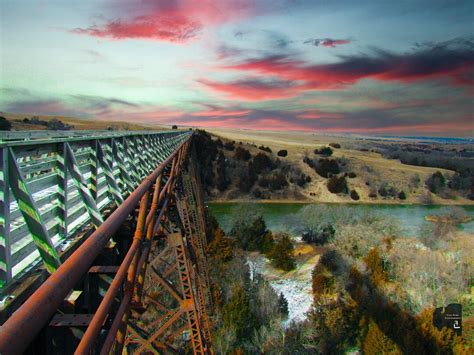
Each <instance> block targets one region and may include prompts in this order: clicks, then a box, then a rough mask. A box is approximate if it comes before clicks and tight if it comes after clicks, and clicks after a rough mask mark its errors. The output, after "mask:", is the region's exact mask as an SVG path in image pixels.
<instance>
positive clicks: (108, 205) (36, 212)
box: [0, 131, 212, 354]
mask: <svg viewBox="0 0 474 355" xmlns="http://www.w3.org/2000/svg"><path fill="white" fill-rule="evenodd" d="M191 133H192V132H188V131H178V132H176V131H174V132H165V133H159V134H158V135H157V136H153V133H143V132H142V133H137V134H130V135H128V136H119V135H118V134H117V133H113V134H111V135H110V136H103V135H102V136H101V135H100V134H98V133H97V132H96V133H94V134H92V133H90V134H87V135H86V137H82V139H81V138H80V137H78V136H77V134H76V133H74V134H72V135H71V136H61V135H60V137H55V138H54V141H48V140H47V139H46V138H47V137H43V136H38V137H36V138H38V139H36V140H35V136H34V135H33V136H31V135H30V136H27V137H21V138H20V139H17V140H15V137H13V136H12V135H8V136H7V137H6V138H5V139H4V141H3V142H2V141H0V147H1V148H0V149H1V153H2V156H1V157H2V159H1V160H0V161H1V162H2V164H3V165H2V166H1V167H2V173H3V175H2V177H1V179H0V187H1V188H2V191H3V192H4V195H3V199H2V200H1V201H2V205H1V207H2V212H1V213H3V214H1V216H2V217H3V223H2V224H1V227H2V228H3V229H1V230H2V232H3V233H4V234H2V236H3V237H4V239H5V240H6V238H7V237H8V238H9V241H10V242H11V238H10V237H11V233H12V227H11V226H12V225H11V223H10V221H12V219H13V218H14V217H15V218H19V216H22V217H23V219H24V222H23V224H24V225H25V226H26V227H24V229H23V230H24V231H27V232H28V233H25V234H27V235H28V237H29V238H31V239H32V242H33V243H34V246H36V248H37V250H38V253H39V258H37V259H39V260H42V261H43V263H44V268H45V270H47V271H48V272H49V273H51V275H50V276H49V277H46V280H45V281H44V282H43V283H42V284H41V286H39V288H38V289H37V290H36V291H35V292H34V293H33V294H32V295H31V296H30V297H28V299H27V300H26V301H25V302H24V303H23V304H22V305H21V306H20V307H19V308H18V309H17V310H16V312H15V313H13V315H11V316H10V317H9V319H7V321H6V322H5V323H4V324H3V326H2V331H1V334H0V353H2V354H10V353H11V354H13V353H18V352H22V351H24V350H25V349H27V348H28V346H29V348H28V349H29V350H30V351H32V349H42V350H45V351H51V352H55V351H56V352H58V351H60V352H61V353H68V352H75V353H90V352H100V353H103V354H106V353H109V352H115V353H121V352H122V350H123V349H124V347H125V346H126V347H127V351H129V352H130V351H133V352H136V353H140V352H149V351H152V352H162V351H166V349H168V350H170V351H171V350H172V349H175V348H176V347H182V346H186V344H190V345H189V346H190V348H192V349H193V351H194V353H196V354H201V353H212V340H211V330H210V324H209V318H208V312H209V311H210V310H211V309H212V300H211V298H210V292H209V289H208V285H209V281H208V276H207V275H208V271H207V261H206V258H205V243H206V241H205V230H204V218H203V210H202V209H203V205H202V196H201V195H200V194H201V192H200V186H199V183H198V181H197V177H196V171H195V167H194V165H193V164H194V163H193V159H189V152H190V151H192V149H191V146H192V145H191V139H190V137H191ZM160 135H161V136H160ZM24 147H29V153H28V154H29V157H30V158H27V159H23V157H28V154H26V153H25V151H28V149H26V148H24ZM45 174H46V176H44V175H45ZM48 174H49V175H54V174H55V180H54V179H53V178H50V179H49V180H48V178H49V175H48ZM56 175H57V176H56ZM40 178H42V179H44V180H43V181H42V182H41V183H40V182H38V181H39V179H40ZM53 180H54V183H53V182H52V181H53ZM47 181H49V184H50V185H54V188H56V189H57V190H58V191H56V192H54V193H53V192H52V193H51V196H50V199H49V201H51V200H54V201H56V200H57V201H58V205H59V206H60V208H59V210H58V209H57V208H56V207H52V209H53V210H54V212H52V213H51V215H45V212H44V210H45V209H44V208H43V206H44V204H45V203H46V201H48V199H46V198H44V197H43V196H39V197H38V194H37V190H38V186H40V187H41V186H42V189H40V190H41V191H42V190H44V189H46V190H47V188H46V187H45V186H47V185H45V184H46V182H47ZM50 188H51V187H50ZM53 190H54V189H53V188H51V191H53ZM5 191H7V193H8V196H7V198H5ZM73 191H74V193H73ZM14 200H16V201H17V202H18V203H17V205H18V207H16V205H14V204H15V201H14ZM38 200H40V202H38ZM12 206H13V208H12ZM107 209H108V210H110V212H109V213H108V214H107V213H105V212H106V211H107ZM76 210H81V211H82V214H79V213H77V214H76V215H74V218H72V217H71V214H74V213H75V211H76ZM57 214H58V215H60V216H63V217H62V219H61V218H60V219H59V221H57V222H56V221H53V219H48V218H52V217H51V216H53V215H55V216H56V215H57ZM78 215H80V218H79V217H78ZM12 216H13V217H12ZM64 216H65V217H64ZM56 217H57V216H56ZM71 220H72V221H74V222H75V225H74V226H75V228H76V229H75V230H74V229H73V228H72V227H71V224H70V223H68V222H70V221H71ZM48 221H49V224H48ZM56 225H57V227H56ZM78 225H79V226H80V227H77V226H78ZM53 226H54V228H56V229H54V231H57V234H58V235H59V238H58V237H57V236H56V238H54V237H53V238H52V237H51V231H50V230H51V228H52V227H53ZM88 226H93V229H94V228H95V231H93V230H91V233H85V234H84V237H83V238H82V239H81V240H80V242H78V243H79V246H77V247H76V248H77V249H75V250H74V251H73V252H72V253H71V254H70V255H69V256H68V257H65V254H64V253H61V249H60V246H61V240H67V239H68V238H69V237H70V236H73V237H76V235H77V234H78V231H79V230H81V229H87V228H88ZM132 230H134V232H132ZM7 231H8V233H7ZM13 232H15V230H14V228H13ZM61 236H62V237H61ZM22 238H27V237H26V236H22ZM61 238H62V239H61ZM5 244H6V243H4V245H5ZM9 246H10V247H11V243H10V245H9ZM6 249H8V248H5V246H4V248H3V250H2V251H3V254H1V255H2V256H4V257H5V258H6V259H8V256H9V257H10V259H8V260H7V261H10V262H11V253H10V254H8V253H5V250H6ZM10 250H11V249H10ZM11 269H12V267H11V264H10V267H8V266H7V267H4V269H3V270H4V273H3V274H2V275H4V276H3V280H4V286H5V285H6V288H8V287H9V285H8V284H9V282H11V281H12V280H13V281H14V280H15V279H16V278H17V277H18V275H16V274H15V273H12V272H11V271H10V274H8V270H11ZM150 280H154V281H152V283H150ZM153 283H154V285H159V287H158V288H159V290H157V291H156V292H155V293H153V290H152V289H153V287H151V286H150V285H153ZM159 295H161V296H160V297H158V296H159ZM157 309H159V311H158V310H157ZM152 310H157V311H156V312H155V313H153V312H152ZM150 313H152V314H153V316H154V319H153V322H152V323H151V325H150V324H149V327H148V328H147V327H146V326H144V325H143V323H141V322H140V318H141V317H143V316H144V315H146V314H150ZM133 339H141V340H140V341H141V343H140V342H138V343H137V342H134V341H133ZM137 344H139V345H137ZM58 346H59V348H58ZM61 346H63V347H61Z"/></svg>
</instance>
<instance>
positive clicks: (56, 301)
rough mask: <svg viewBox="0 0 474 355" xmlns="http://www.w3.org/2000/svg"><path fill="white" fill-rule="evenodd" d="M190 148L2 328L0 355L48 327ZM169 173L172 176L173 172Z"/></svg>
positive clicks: (183, 147)
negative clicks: (159, 181)
mask: <svg viewBox="0 0 474 355" xmlns="http://www.w3.org/2000/svg"><path fill="white" fill-rule="evenodd" d="M189 144H190V139H188V140H187V141H185V142H183V143H182V144H181V145H180V146H179V148H178V149H177V150H176V151H175V152H173V153H172V154H171V155H170V156H169V157H168V158H167V159H166V160H165V161H164V162H163V163H161V164H160V165H159V166H158V167H157V168H156V169H155V171H153V172H152V173H151V174H150V175H149V176H148V177H146V178H145V179H144V181H143V182H142V183H141V184H140V185H139V186H138V187H137V189H136V190H135V191H133V192H132V193H131V194H130V195H129V197H128V198H127V199H126V200H125V201H124V203H123V204H122V205H120V206H119V207H118V208H117V209H116V210H115V211H114V212H113V213H112V214H111V215H110V216H109V218H107V219H106V220H105V221H104V223H103V224H101V225H100V226H99V227H98V228H97V230H96V231H95V232H94V233H92V234H91V236H90V237H89V238H88V239H87V240H86V241H85V242H84V243H83V244H82V245H81V246H80V247H79V248H78V249H77V250H76V251H75V252H74V253H73V254H72V255H71V256H70V257H69V258H68V259H67V260H66V261H65V262H64V263H63V264H62V265H61V266H60V267H59V268H58V270H57V271H56V272H54V273H53V274H52V275H51V276H50V277H49V278H48V279H47V280H46V281H45V282H44V283H43V284H42V285H41V286H40V287H39V288H38V289H37V290H36V291H35V293H33V295H32V296H31V297H30V298H28V300H27V301H26V302H25V303H24V304H23V305H22V306H21V307H20V308H19V309H18V310H17V311H16V312H15V313H13V314H12V316H11V317H10V318H9V319H8V320H7V321H6V322H5V323H4V324H3V325H2V328H1V334H0V353H1V354H7V355H8V354H18V353H22V352H23V351H24V350H25V349H26V348H27V347H28V345H29V344H30V343H31V341H33V339H34V338H35V337H36V336H37V334H38V333H39V332H40V330H41V329H42V328H43V327H44V326H45V325H46V324H47V323H48V321H49V319H50V318H51V316H52V315H53V314H54V313H55V311H56V309H57V307H58V306H59V305H60V304H61V302H62V301H63V299H64V297H65V296H66V295H67V294H68V293H69V292H70V290H71V289H73V287H74V286H75V285H76V284H77V283H78V282H79V281H80V280H81V278H82V277H83V275H85V274H86V273H87V271H88V270H89V268H90V266H91V265H92V263H93V262H94V260H95V258H96V257H97V256H98V255H99V253H100V252H101V251H102V249H103V248H104V247H105V246H106V244H107V243H108V241H109V240H110V238H111V237H112V235H113V234H114V233H115V232H116V231H117V230H118V228H119V227H120V226H121V224H122V223H123V221H124V220H125V219H126V218H127V217H128V216H129V215H130V213H132V211H133V210H134V209H135V207H136V206H137V204H138V202H139V201H140V199H141V198H142V197H143V195H144V194H145V193H146V192H147V191H149V189H150V187H151V186H152V184H153V182H154V181H155V180H156V179H157V177H158V176H159V175H160V174H161V173H162V172H163V171H164V169H165V167H166V166H168V165H169V164H170V163H171V162H172V161H174V160H175V158H176V157H180V158H181V159H182V157H184V156H185V155H186V151H187V149H188V147H189ZM171 171H172V175H174V174H173V173H174V172H175V170H173V169H172V170H171ZM172 177H173V176H172ZM172 177H171V178H172ZM170 187H171V186H170ZM155 226H156V225H155Z"/></svg>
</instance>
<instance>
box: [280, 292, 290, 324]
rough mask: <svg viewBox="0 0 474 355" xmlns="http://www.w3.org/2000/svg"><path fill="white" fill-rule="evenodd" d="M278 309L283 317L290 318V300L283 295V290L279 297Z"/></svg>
mask: <svg viewBox="0 0 474 355" xmlns="http://www.w3.org/2000/svg"><path fill="white" fill-rule="evenodd" d="M278 311H279V312H280V314H281V315H282V316H283V318H288V313H289V312H288V301H287V300H286V298H285V295H283V292H280V297H278Z"/></svg>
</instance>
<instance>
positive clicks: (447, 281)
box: [207, 205, 474, 354]
mask: <svg viewBox="0 0 474 355" xmlns="http://www.w3.org/2000/svg"><path fill="white" fill-rule="evenodd" d="M252 213H253V211H249V208H248V207H247V208H246V210H245V211H242V210H240V211H239V210H238V211H236V213H235V214H234V216H233V218H234V221H235V223H234V226H233V228H232V231H231V232H230V233H229V236H226V235H225V234H224V233H223V231H222V230H220V228H219V226H218V225H217V223H216V222H215V220H214V219H213V218H212V217H209V218H208V221H213V222H212V223H210V224H211V226H210V227H208V229H207V231H208V234H212V237H210V244H209V245H210V248H211V249H210V251H209V255H210V257H211V262H212V263H213V265H217V267H218V270H216V271H215V275H214V279H213V280H214V282H215V283H216V284H218V285H219V288H218V289H219V292H220V296H219V300H220V301H219V302H220V305H221V306H220V307H221V308H220V313H219V315H218V319H219V320H218V322H217V325H218V329H217V331H216V340H215V343H216V350H217V351H218V352H220V353H245V354H251V353H295V354H315V353H321V354H329V353H345V352H347V351H356V350H357V351H360V352H362V353H364V354H376V353H393V354H404V353H413V354H415V353H416V354H468V353H472V350H473V348H472V343H470V341H469V338H468V336H464V337H459V336H456V335H455V334H454V333H453V332H452V331H451V330H447V329H446V328H444V329H442V330H438V329H437V328H436V327H434V325H433V322H432V318H433V311H434V308H435V307H440V306H443V305H447V304H449V303H454V302H456V303H457V302H459V303H461V304H462V305H463V309H464V319H472V317H473V316H474V314H473V312H472V308H470V306H469V305H470V302H471V301H470V300H469V296H468V294H469V287H470V286H469V281H468V280H469V278H472V276H473V275H474V270H473V266H472V263H471V262H470V260H472V257H473V254H472V253H473V252H472V248H469V245H470V244H472V242H470V241H469V242H470V244H469V243H468V244H467V245H466V244H465V243H466V240H462V241H461V240H459V238H461V236H460V235H458V233H457V232H456V230H455V229H452V230H450V232H449V237H441V236H442V235H444V234H440V233H439V228H440V227H439V226H437V224H436V223H435V224H433V223H430V224H429V225H431V226H432V227H433V228H431V229H430V228H427V227H426V226H425V227H423V228H422V231H420V233H422V234H425V235H426V234H430V233H432V234H435V235H436V236H438V239H437V242H435V243H433V240H432V239H433V238H431V239H429V240H427V239H423V238H422V239H421V241H422V243H420V242H419V241H417V240H413V239H410V238H398V236H399V235H400V234H401V233H400V229H399V226H398V225H397V224H396V223H395V222H394V221H392V220H387V219H386V218H381V217H379V216H378V215H374V214H372V213H369V212H368V211H365V210H361V209H360V208H359V209H355V208H341V207H327V206H314V205H313V206H307V207H305V208H303V209H302V211H301V213H299V214H298V215H297V216H294V219H293V220H291V221H289V223H291V225H293V226H295V229H294V232H295V233H297V234H298V233H304V234H303V238H304V239H305V241H307V242H312V243H316V244H318V245H323V246H324V248H323V249H322V250H323V252H322V255H321V257H320V259H319V262H318V263H317V264H316V265H315V266H314V269H313V274H312V291H313V306H312V308H311V310H310V311H309V313H308V316H307V319H306V320H305V321H303V322H300V323H297V324H295V323H293V324H289V325H287V326H286V327H285V328H283V327H282V325H281V324H282V323H281V320H283V319H284V318H285V313H287V312H288V305H287V302H286V300H285V299H284V296H282V295H277V294H276V293H275V292H274V291H273V290H272V289H271V287H270V286H269V284H268V283H267V282H265V281H264V280H263V279H262V278H261V277H260V276H258V275H255V274H254V275H249V274H250V270H249V269H248V265H246V263H245V260H244V259H245V257H244V255H243V254H242V249H241V248H239V247H238V245H242V246H244V247H245V248H247V250H259V251H261V250H262V249H265V250H266V254H267V256H268V257H270V258H272V256H273V255H278V254H282V255H284V254H285V251H291V250H292V249H293V247H292V245H291V244H292V243H291V239H290V237H289V236H288V235H286V234H283V235H273V234H272V242H271V243H270V244H271V245H273V248H271V251H270V252H268V251H267V250H268V249H267V247H266V246H265V247H264V246H263V245H265V241H268V240H269V239H266V236H268V235H269V233H271V232H269V231H268V230H267V228H266V225H265V222H264V220H263V219H262V218H261V217H260V216H258V211H256V212H254V213H253V216H254V217H252V218H250V217H251V216H252ZM451 213H452V214H453V215H456V216H457V215H458V214H459V213H456V211H453V212H451ZM244 217H245V219H244ZM242 222H245V223H243V224H242ZM239 226H241V227H239ZM247 235H250V236H252V237H251V238H249V237H245V236H247ZM214 236H215V237H214ZM240 238H243V239H242V240H240ZM441 238H442V239H441ZM217 240H219V242H218V243H219V244H221V247H218V248H216V247H215V244H216V243H217V242H216V241H217ZM229 246H231V247H229ZM471 246H472V245H471ZM466 247H468V249H466ZM220 250H222V251H223V252H220ZM230 250H232V251H230ZM224 255H227V257H224ZM284 259H285V258H280V260H279V262H284ZM272 262H273V260H272ZM274 265H275V264H274ZM275 266H276V265H275ZM213 272H214V271H213ZM268 305H271V306H268ZM471 323H472V322H471ZM471 323H466V324H471ZM471 331H472V329H470V328H469V325H466V326H465V329H464V334H469V332H471Z"/></svg>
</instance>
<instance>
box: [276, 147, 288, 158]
mask: <svg viewBox="0 0 474 355" xmlns="http://www.w3.org/2000/svg"><path fill="white" fill-rule="evenodd" d="M277 155H278V156H279V157H286V156H287V155H288V151H287V150H286V149H282V150H279V151H278V153H277Z"/></svg>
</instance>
